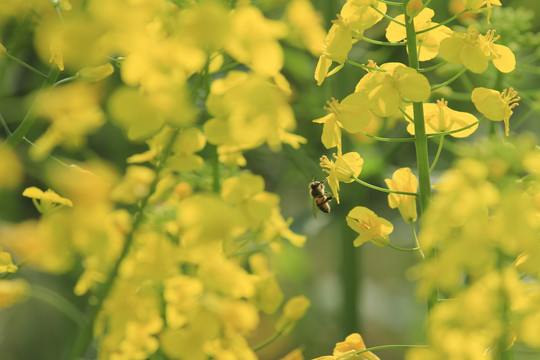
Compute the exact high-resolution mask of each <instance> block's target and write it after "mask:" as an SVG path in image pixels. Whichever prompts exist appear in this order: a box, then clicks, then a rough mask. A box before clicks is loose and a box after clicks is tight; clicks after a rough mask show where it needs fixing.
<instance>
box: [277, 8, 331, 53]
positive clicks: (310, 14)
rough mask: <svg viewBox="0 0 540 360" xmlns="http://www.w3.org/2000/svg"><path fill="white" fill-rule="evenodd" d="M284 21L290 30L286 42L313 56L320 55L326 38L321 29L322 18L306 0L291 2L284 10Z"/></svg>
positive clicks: (324, 32)
mask: <svg viewBox="0 0 540 360" xmlns="http://www.w3.org/2000/svg"><path fill="white" fill-rule="evenodd" d="M285 16H286V20H287V21H288V22H289V23H290V25H291V29H290V33H289V36H288V40H289V41H290V42H292V43H293V44H294V45H296V46H301V45H302V46H303V47H305V48H307V49H308V50H309V52H310V53H311V54H312V55H314V56H320V55H321V51H322V49H321V44H323V43H324V41H325V38H326V31H325V30H324V29H323V27H322V25H321V24H322V16H321V14H319V13H318V12H316V11H315V9H314V8H313V5H312V4H311V2H310V1H308V0H293V1H291V2H289V4H288V5H287V8H286V10H285Z"/></svg>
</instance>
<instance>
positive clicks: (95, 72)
mask: <svg viewBox="0 0 540 360" xmlns="http://www.w3.org/2000/svg"><path fill="white" fill-rule="evenodd" d="M113 72H114V67H113V66H112V65H111V64H108V63H107V64H104V65H99V66H92V67H85V68H83V69H81V70H79V71H77V73H76V74H75V76H76V77H77V78H78V79H80V80H82V81H88V82H96V81H100V80H103V79H105V78H107V77H109V76H110V75H111V74H112V73H113Z"/></svg>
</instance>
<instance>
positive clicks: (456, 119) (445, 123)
mask: <svg viewBox="0 0 540 360" xmlns="http://www.w3.org/2000/svg"><path fill="white" fill-rule="evenodd" d="M405 112H406V113H407V115H409V117H410V118H413V108H412V105H408V106H407V107H405ZM404 117H405V120H406V121H407V122H408V123H409V125H407V131H408V132H409V134H411V135H414V123H412V122H411V120H410V119H409V117H407V116H404ZM424 121H425V123H426V133H427V134H433V133H438V132H446V131H454V130H459V129H462V128H464V127H466V126H469V125H472V124H474V123H475V122H477V121H478V119H477V118H476V117H474V115H472V114H469V113H467V112H462V111H456V110H452V109H450V108H449V107H448V102H447V101H444V99H441V100H437V103H436V104H433V103H429V104H428V103H424ZM477 128H478V124H476V125H473V126H470V127H469V128H467V129H465V130H462V131H458V132H454V133H451V134H450V135H452V136H454V137H457V138H462V137H467V136H469V135H471V134H472V133H473V132H475V131H476V129H477Z"/></svg>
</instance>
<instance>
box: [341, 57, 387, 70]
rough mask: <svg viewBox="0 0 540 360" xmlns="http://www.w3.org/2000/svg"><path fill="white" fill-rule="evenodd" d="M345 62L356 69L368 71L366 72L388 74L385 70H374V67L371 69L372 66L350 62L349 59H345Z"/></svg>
mask: <svg viewBox="0 0 540 360" xmlns="http://www.w3.org/2000/svg"><path fill="white" fill-rule="evenodd" d="M345 62H346V63H347V64H351V65H354V66H356V67H359V68H362V69H366V70H373V71H380V72H386V70H384V69H379V68H374V67H371V66H367V65H364V64H360V63H357V62H356V61H352V60H349V59H345Z"/></svg>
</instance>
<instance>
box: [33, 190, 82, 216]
mask: <svg viewBox="0 0 540 360" xmlns="http://www.w3.org/2000/svg"><path fill="white" fill-rule="evenodd" d="M23 196H26V197H28V198H31V199H32V202H33V203H34V205H35V207H36V209H37V210H38V211H39V212H40V213H42V214H48V213H50V212H51V211H53V210H54V209H56V208H58V207H61V206H69V207H72V206H73V202H72V201H71V200H69V199H66V198H63V197H61V196H60V195H58V194H57V193H55V192H54V191H52V190H51V189H48V190H47V191H43V190H40V189H38V188H37V187H35V186H32V187H29V188H26V189H24V191H23Z"/></svg>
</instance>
